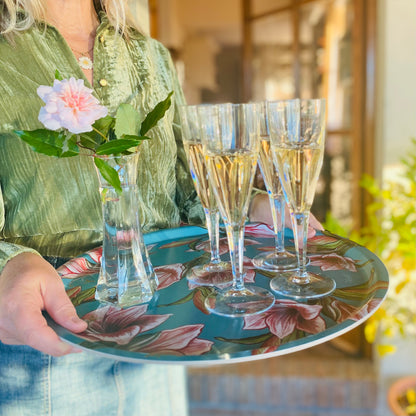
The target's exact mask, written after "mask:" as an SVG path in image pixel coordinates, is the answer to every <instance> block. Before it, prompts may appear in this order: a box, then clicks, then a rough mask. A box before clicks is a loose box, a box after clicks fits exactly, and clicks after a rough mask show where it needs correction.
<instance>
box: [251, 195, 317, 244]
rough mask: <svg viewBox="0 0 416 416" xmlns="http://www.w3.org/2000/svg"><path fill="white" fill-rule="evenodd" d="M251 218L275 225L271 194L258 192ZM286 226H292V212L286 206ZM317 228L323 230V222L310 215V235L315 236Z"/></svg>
mask: <svg viewBox="0 0 416 416" xmlns="http://www.w3.org/2000/svg"><path fill="white" fill-rule="evenodd" d="M249 218H250V221H252V222H262V223H264V224H269V225H273V218H272V213H271V210H270V202H269V196H268V195H267V194H257V195H256V196H255V197H254V198H253V200H252V201H251V205H250V212H249ZM285 226H286V227H288V228H292V222H291V220H290V213H289V210H288V209H287V207H286V211H285ZM316 230H323V227H322V225H321V223H320V222H319V221H318V220H317V219H316V218H315V217H314V216H313V215H312V214H310V215H309V228H308V237H313V236H314V235H315V232H316Z"/></svg>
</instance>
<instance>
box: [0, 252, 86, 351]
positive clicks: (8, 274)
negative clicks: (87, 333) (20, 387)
mask: <svg viewBox="0 0 416 416" xmlns="http://www.w3.org/2000/svg"><path fill="white" fill-rule="evenodd" d="M43 310H45V311H47V312H48V313H49V315H50V316H51V317H52V319H53V320H54V321H55V322H56V323H57V324H59V325H61V326H63V327H64V328H66V329H68V330H69V331H72V332H82V331H84V330H85V329H86V327H87V324H86V322H84V321H82V320H81V319H80V318H79V317H78V316H77V314H76V311H75V308H74V306H73V305H72V303H71V301H70V300H69V298H68V296H67V294H66V292H65V288H64V285H63V283H62V280H61V278H60V276H59V275H58V273H57V272H56V271H55V269H54V268H53V267H52V266H51V265H50V264H49V263H48V262H47V261H45V260H44V259H43V258H42V257H40V256H38V255H37V254H33V253H22V254H19V255H17V256H15V257H13V258H12V259H11V260H9V261H8V262H7V264H6V266H5V267H4V269H3V272H2V273H1V275H0V340H1V342H3V343H4V344H11V345H29V346H30V347H33V348H35V349H37V350H39V351H42V352H44V353H46V354H50V355H54V356H61V355H65V354H69V353H71V352H77V351H78V350H77V349H75V348H73V347H72V346H70V345H69V344H67V343H65V342H63V341H61V339H60V338H59V337H58V335H57V334H56V333H55V332H54V331H53V330H52V328H50V327H49V326H48V325H47V323H46V319H45V318H44V317H43V315H42V311H43Z"/></svg>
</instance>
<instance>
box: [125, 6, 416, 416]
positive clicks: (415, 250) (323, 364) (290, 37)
mask: <svg viewBox="0 0 416 416" xmlns="http://www.w3.org/2000/svg"><path fill="white" fill-rule="evenodd" d="M130 2H131V6H132V10H133V12H134V14H135V17H136V18H137V21H138V22H139V24H140V25H141V27H142V28H143V30H144V31H145V32H147V33H149V34H150V35H151V36H152V37H155V38H157V39H158V40H160V41H161V42H162V43H163V44H164V45H165V46H166V47H168V48H169V50H170V51H171V54H172V57H173V59H174V62H175V64H176V67H177V70H178V73H179V76H180V79H181V82H182V85H183V89H184V91H185V95H186V98H187V101H188V103H189V104H198V103H204V102H210V103H215V102H227V101H229V102H245V101H250V100H253V101H255V100H264V99H269V100H273V99H287V98H295V97H301V98H316V97H324V98H326V99H327V139H326V140H327V142H326V155H325V159H324V167H323V170H322V173H321V176H320V183H319V186H318V190H317V194H316V198H315V202H314V206H313V208H312V211H313V213H314V214H315V215H316V216H317V217H318V219H319V220H320V221H322V222H323V223H325V225H327V227H328V228H329V229H330V230H331V231H333V232H336V233H340V234H345V235H346V236H347V237H349V238H354V239H356V240H358V241H359V242H362V243H363V244H365V245H366V246H367V247H368V248H370V249H371V250H372V251H374V252H376V253H377V254H378V255H380V257H381V258H382V260H383V261H384V262H385V263H386V265H387V267H388V269H389V272H390V277H391V280H392V287H393V291H391V294H389V296H390V297H391V301H390V302H391V303H392V304H395V303H396V304H397V303H400V305H401V309H403V308H404V312H403V311H402V310H401V309H400V313H402V312H403V313H404V314H405V316H404V317H403V319H402V318H400V319H402V321H403V322H399V326H398V329H397V328H393V327H394V325H397V322H393V321H397V320H399V318H397V319H392V320H391V321H389V320H388V319H386V316H387V318H392V317H393V318H394V317H397V316H398V315H397V313H398V312H397V310H398V309H397V308H396V309H394V308H392V307H390V303H386V305H387V306H386V308H385V310H383V313H385V315H384V316H381V315H380V316H378V317H375V319H374V320H373V321H372V325H373V327H369V326H368V325H367V330H371V329H374V325H375V329H376V335H375V336H370V337H369V336H368V333H367V337H366V336H365V335H366V334H365V331H366V326H365V325H362V326H361V327H359V328H358V329H356V330H353V331H352V332H350V333H348V334H347V335H345V336H343V337H341V338H339V339H336V340H334V341H333V342H331V343H329V344H328V345H323V346H321V347H318V348H314V349H312V350H307V351H304V352H302V353H299V355H297V354H292V355H291V356H287V357H281V358H276V359H273V360H271V361H270V360H266V362H259V363H257V364H256V363H252V364H250V365H238V366H225V367H222V368H213V369H206V370H203V369H200V370H198V369H192V370H190V372H189V377H190V381H191V383H190V386H191V387H190V401H191V407H192V409H193V414H194V415H237V414H238V415H262V414H266V413H268V414H273V415H274V414H276V415H278V414H284V415H286V416H288V415H292V414H293V415H329V414H334V415H355V414H357V415H358V414H359V415H377V416H388V415H390V414H391V413H390V411H389V410H388V409H387V407H386V404H385V402H386V396H387V389H388V387H389V386H390V385H391V383H392V381H394V380H395V379H397V378H398V377H401V376H402V375H407V374H408V373H409V372H410V373H413V375H414V374H415V373H416V360H415V358H414V355H415V354H414V351H416V348H415V347H416V343H415V333H414V327H415V325H416V322H415V307H414V305H416V302H415V296H416V293H415V287H416V277H415V257H416V237H415V235H416V231H415V227H416V225H415V223H416V220H415V217H416V208H415V204H416V202H415V201H416V199H415V198H414V192H415V180H416V178H415V175H413V174H414V173H415V174H416V171H415V165H416V163H415V160H416V154H415V147H416V146H415V144H414V143H413V142H412V138H414V137H416V80H415V74H416V24H415V22H416V1H415V0H209V1H207V0H130ZM409 157H410V162H409V159H407V162H405V163H403V158H409ZM409 163H410V166H409ZM366 175H368V176H366ZM363 178H367V180H366V181H364V184H363ZM373 181H374V182H373ZM366 184H367V186H366ZM374 186H377V187H378V188H377V189H378V191H377V190H376V191H374ZM386 189H387V191H389V192H390V193H389V194H388V195H387V196H386V192H385V191H386ZM394 190H396V192H399V197H396V196H395V195H394ZM377 192H378V193H377ZM402 196H405V197H406V198H407V199H406V198H405V199H404V200H402V199H401V197H402ZM380 198H381V202H380ZM383 198H384V199H383ZM398 198H400V201H399V200H398ZM380 203H381V211H380V210H379V208H380V205H378V206H377V207H378V208H377V209H375V204H380ZM406 204H407V205H406ZM403 210H405V211H404V212H402V213H401V214H400V215H399V216H398V214H397V213H398V212H399V211H403ZM369 211H371V212H369ZM402 226H404V227H405V228H404V231H399V230H400V229H401V228H400V227H402ZM406 230H408V232H407V231H406ZM404 234H406V236H405V235H404ZM403 238H405V240H404V241H403ZM360 239H362V240H360ZM392 257H394V259H393V260H394V262H393V261H392ZM390 263H391V265H390ZM394 279H395V280H394ZM395 282H396V283H395ZM403 282H405V284H403ZM404 287H406V289H405V290H404V291H405V292H406V294H407V297H406V299H405V300H402V299H401V298H400V297H398V296H400V292H401V291H402V290H403V288H404ZM388 307H390V309H389V308H388ZM405 320H406V322H404V321H405ZM383 325H384V327H383ZM377 331H378V332H377ZM386 337H387V338H389V339H388V340H387V341H386V340H385V338H386ZM370 338H371V339H370ZM369 339H370V341H371V342H372V343H371V344H370V343H369V342H368V341H369ZM377 345H378V346H382V347H386V348H387V350H391V351H392V352H393V351H394V350H396V352H395V353H393V354H391V355H388V356H382V355H383V353H382V351H385V350H386V348H385V349H384V350H383V349H382V348H379V349H377V348H375V346H377ZM390 347H391V348H390ZM397 350H398V351H397ZM299 363H302V364H301V365H299ZM227 377H228V378H227ZM224 380H225V381H224ZM224 382H226V384H227V386H228V390H227V389H225V387H224ZM250 383H251V384H250ZM273 383H274V384H273ZM276 383H277V384H276ZM279 383H282V384H279ZM304 383H306V385H308V386H309V385H310V384H311V383H312V384H314V385H315V386H316V389H318V390H313V391H312V390H310V389H309V390H308V389H306V388H305V384H304ZM234 384H235V386H234ZM232 386H234V387H232ZM238 386H240V387H238ZM250 386H251V387H250ZM255 386H257V387H255ZM259 386H263V387H259ZM270 386H275V387H276V389H277V388H278V387H277V386H280V387H279V389H280V390H281V389H282V388H283V389H290V388H291V387H293V389H294V390H297V391H298V394H299V395H300V396H302V395H304V394H305V391H307V392H308V391H309V392H310V393H308V394H311V395H314V396H315V399H316V400H315V401H313V400H312V401H311V403H312V402H314V404H313V405H312V404H311V405H310V406H309V407H308V406H306V405H304V406H303V407H302V408H299V407H298V408H297V409H296V406H295V404H296V397H294V398H293V402H294V403H295V404H294V407H293V409H292V408H289V407H288V408H285V410H284V412H283V413H279V408H281V405H279V404H278V403H275V404H274V405H273V400H271V399H267V397H268V395H267V394H265V393H264V389H267V391H269V392H270V393H269V395H272V396H273V391H274V390H273V391H272V390H271V387H270ZM256 389H257V390H259V391H262V393H261V394H260V393H258V394H257V395H254V396H256V397H254V396H253V394H254V393H253V391H257V390H256ZM305 389H306V390H305ZM319 389H321V390H322V392H323V393H322V395H323V396H322V397H321V399H319V397H318V396H319V391H320V390H319ZM331 389H332V390H331ZM334 389H335V390H334ZM285 391H286V390H285ZM329 391H332V393H331V394H332V396H333V397H334V395H335V397H338V399H339V400H338V402H339V406H338V405H333V404H331V403H329V402H328V401H326V399H325V398H324V396H325V394H324V393H325V392H329ZM259 394H260V396H259ZM328 394H329V393H328ZM252 396H253V399H252V400H251V399H250V397H252ZM259 397H262V398H263V399H261V400H260V399H259ZM317 397H318V398H317ZM285 398H286V399H287V398H288V396H285ZM318 399H319V400H321V401H319V400H318ZM250 400H251V401H250ZM259 400H260V402H259ZM317 403H318V404H317ZM319 403H320V404H319ZM221 412H222V413H221Z"/></svg>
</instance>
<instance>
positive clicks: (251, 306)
mask: <svg viewBox="0 0 416 416" xmlns="http://www.w3.org/2000/svg"><path fill="white" fill-rule="evenodd" d="M274 300H275V298H274V296H273V294H272V293H270V292H269V291H268V290H266V289H263V288H261V287H258V286H252V285H246V286H245V287H244V288H242V289H235V288H231V289H223V290H219V291H217V292H216V293H214V294H212V295H210V296H208V297H207V298H206V299H205V307H206V308H207V309H208V311H209V312H211V313H213V314H215V315H221V316H229V317H239V316H247V315H255V314H258V313H261V312H264V311H267V310H268V309H269V308H271V307H272V306H273V304H274Z"/></svg>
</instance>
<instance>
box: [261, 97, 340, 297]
mask: <svg viewBox="0 0 416 416" xmlns="http://www.w3.org/2000/svg"><path fill="white" fill-rule="evenodd" d="M267 109H268V117H269V128H270V140H271V147H272V154H273V161H274V163H275V165H276V168H277V171H278V174H279V178H280V180H281V184H282V187H283V192H284V195H285V198H286V201H287V203H288V204H289V209H290V215H291V221H292V227H293V232H294V240H295V249H296V254H297V257H298V268H297V269H296V270H295V271H292V272H287V273H279V275H278V276H276V277H275V278H274V279H273V280H272V281H271V282H270V287H271V289H272V290H273V291H274V292H275V293H277V294H279V295H283V296H285V297H289V298H293V299H297V300H308V299H316V298H320V297H323V296H327V295H329V294H330V293H331V292H333V291H334V289H335V281H334V280H333V279H331V278H330V277H326V276H321V275H319V274H317V273H312V272H311V271H309V270H307V268H306V266H307V257H306V253H307V229H308V223H309V213H310V209H311V206H312V202H313V199H314V195H315V190H316V185H317V182H318V177H319V173H320V170H321V167H322V162H323V155H324V146H325V100H324V99H310V100H301V99H295V100H286V101H273V102H268V103H267Z"/></svg>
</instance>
